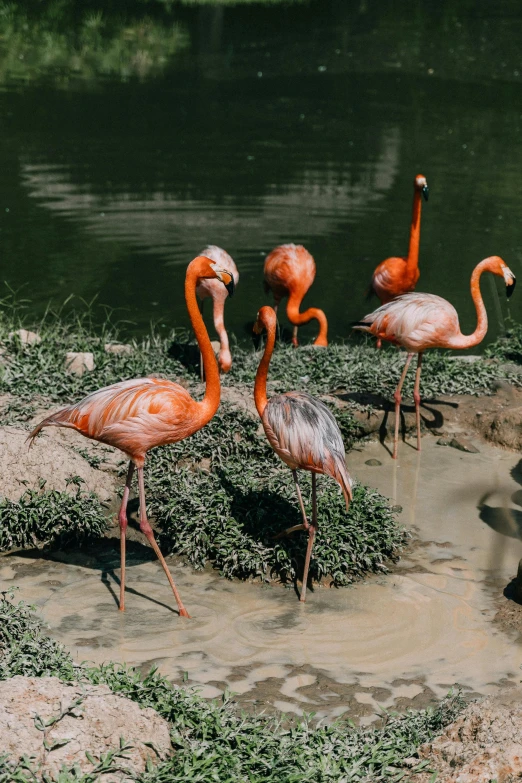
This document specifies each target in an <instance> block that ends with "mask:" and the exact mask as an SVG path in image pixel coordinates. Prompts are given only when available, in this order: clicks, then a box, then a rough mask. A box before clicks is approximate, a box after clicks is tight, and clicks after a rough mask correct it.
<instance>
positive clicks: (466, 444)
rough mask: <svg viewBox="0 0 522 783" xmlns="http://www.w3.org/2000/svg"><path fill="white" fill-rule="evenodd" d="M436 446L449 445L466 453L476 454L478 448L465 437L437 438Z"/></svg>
mask: <svg viewBox="0 0 522 783" xmlns="http://www.w3.org/2000/svg"><path fill="white" fill-rule="evenodd" d="M437 445H438V446H451V447H452V448H454V449H458V450H459V451H464V452H466V454H478V453H479V449H477V447H476V446H474V445H473V443H471V442H470V441H469V440H466V439H465V438H449V437H445V438H439V439H438V441H437Z"/></svg>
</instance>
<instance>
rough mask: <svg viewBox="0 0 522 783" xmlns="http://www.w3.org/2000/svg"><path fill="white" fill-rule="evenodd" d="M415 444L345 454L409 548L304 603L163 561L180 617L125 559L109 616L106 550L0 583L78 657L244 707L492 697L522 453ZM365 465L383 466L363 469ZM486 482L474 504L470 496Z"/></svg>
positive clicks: (504, 654) (331, 709)
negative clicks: (183, 608)
mask: <svg viewBox="0 0 522 783" xmlns="http://www.w3.org/2000/svg"><path fill="white" fill-rule="evenodd" d="M423 448H424V451H423V453H422V455H420V457H419V455H417V453H416V452H415V451H414V449H412V448H410V447H409V446H408V445H405V444H402V445H401V449H400V459H399V461H398V464H394V463H393V462H392V460H391V459H390V458H389V457H388V456H387V454H386V453H385V452H384V450H383V448H382V446H380V444H376V443H374V444H368V445H367V446H365V447H364V448H363V449H361V451H359V452H352V453H351V454H350V456H349V464H350V468H351V470H352V471H353V473H354V474H355V475H357V476H358V477H359V478H360V479H361V480H362V481H364V482H367V483H368V484H371V485H372V486H376V487H377V488H378V489H379V490H380V491H381V492H383V493H384V494H385V495H387V496H388V497H391V498H393V499H394V501H395V502H396V503H398V504H400V505H402V506H403V512H402V515H401V519H402V522H403V523H404V524H405V525H406V526H408V527H414V528H415V531H416V533H417V535H418V537H419V539H420V545H418V546H415V547H414V548H413V550H412V552H411V553H409V554H408V555H407V556H406V557H404V558H403V560H402V561H401V563H400V564H399V567H398V569H397V571H396V572H394V573H393V574H390V575H387V576H383V577H374V578H372V579H370V580H369V581H368V582H366V583H364V584H358V585H356V586H354V587H352V588H345V589H339V590H336V589H329V588H325V587H323V588H315V590H314V592H313V593H310V595H309V599H308V601H307V603H306V605H304V606H301V605H300V604H299V602H298V601H297V598H296V596H295V593H294V592H293V590H291V589H284V588H282V587H279V586H271V587H267V586H261V585H258V584H243V583H239V582H227V581H225V580H224V579H221V578H220V577H219V576H218V575H217V574H215V573H213V572H211V571H205V572H203V573H195V572H193V571H192V570H191V569H190V568H188V567H186V566H180V565H176V566H175V569H174V573H175V576H176V581H177V583H178V585H179V587H180V591H181V594H182V596H183V599H184V602H185V604H186V605H187V607H188V609H189V611H190V613H191V615H192V618H193V619H191V620H184V619H180V618H179V617H178V616H177V614H176V612H175V611H174V610H173V608H172V607H173V604H174V602H173V599H172V595H171V594H170V592H169V589H168V585H167V583H166V580H165V578H164V575H163V572H162V571H161V568H160V567H159V566H158V564H157V563H156V562H154V561H150V562H142V561H141V560H140V561H139V562H135V563H134V564H133V561H132V558H131V565H130V568H129V570H128V594H127V600H126V612H125V614H119V612H118V611H117V608H116V606H117V604H116V596H117V592H118V583H117V573H118V571H117V570H116V571H114V570H113V569H115V568H116V569H117V564H118V561H117V555H116V554H115V552H114V551H111V552H107V554H106V556H103V557H101V558H99V559H97V560H96V559H94V558H89V557H88V556H86V555H78V554H75V553H74V552H69V553H65V554H63V557H62V556H61V555H60V556H59V558H56V559H53V560H45V559H34V560H33V559H32V558H31V557H28V556H22V557H20V556H11V557H5V558H3V559H2V560H0V579H1V581H2V584H6V583H13V584H16V585H18V586H19V587H20V588H21V594H20V595H21V597H22V598H24V599H25V600H27V601H31V602H35V603H36V604H37V605H38V607H39V610H40V612H41V615H42V616H43V618H44V619H45V620H46V621H47V623H49V625H50V627H51V629H52V633H53V635H54V636H55V637H56V638H57V639H59V640H60V641H62V642H64V643H65V644H66V645H67V646H68V647H69V648H70V649H71V651H72V653H73V655H74V657H75V659H77V660H78V661H82V660H86V659H88V660H91V661H95V662H97V663H100V662H102V661H104V660H111V659H112V660H120V661H126V662H127V663H131V664H134V665H140V666H143V667H144V668H145V669H146V668H148V667H149V666H150V665H151V664H152V663H155V664H157V665H158V666H159V669H160V671H161V672H162V673H164V674H166V675H167V676H168V677H170V678H172V679H173V680H175V681H177V682H181V681H183V679H184V678H185V679H186V681H187V682H188V683H189V684H197V685H199V686H200V687H201V693H202V694H203V695H204V696H209V697H212V696H218V695H220V694H221V693H222V692H223V690H224V689H225V688H226V687H228V688H229V689H230V690H232V691H233V692H235V693H236V694H238V696H237V698H238V700H239V701H240V702H241V703H242V704H243V705H244V706H245V707H252V706H255V707H256V708H258V709H261V708H266V709H281V710H285V711H287V712H294V713H297V714H301V713H302V712H303V711H304V712H307V713H309V712H315V713H316V714H317V716H319V717H321V718H325V719H331V718H334V717H336V716H339V715H341V714H349V715H350V716H351V717H352V718H355V719H360V720H361V721H362V722H370V721H372V720H374V719H375V717H376V715H377V714H378V713H379V710H380V708H381V707H388V708H389V707H404V706H406V705H410V704H411V705H415V706H420V705H423V704H426V703H428V702H429V701H430V700H433V699H434V698H435V697H440V696H442V695H443V694H445V693H446V692H447V690H448V689H449V687H450V686H451V685H453V684H454V683H456V682H458V683H460V684H461V685H462V686H463V687H464V688H465V689H466V690H469V691H471V692H473V693H480V694H486V693H490V692H492V691H494V690H495V689H496V688H497V687H498V686H499V684H501V683H504V684H505V683H506V681H508V682H518V681H519V679H520V665H521V663H522V647H521V646H519V645H518V644H516V642H515V637H513V636H509V635H508V634H505V633H504V632H503V631H501V630H500V629H499V628H498V626H497V625H495V624H493V622H492V620H493V617H494V615H495V612H496V605H495V600H496V597H498V595H499V594H500V589H501V587H502V586H504V585H505V584H507V583H508V582H509V581H510V579H511V578H512V576H513V575H514V573H516V566H517V563H518V560H519V559H520V557H521V556H522V543H521V542H520V541H519V540H518V539H517V538H516V537H514V534H513V537H512V531H511V529H510V528H509V523H507V524H506V523H504V532H506V533H507V534H508V535H504V534H502V533H499V532H496V531H495V530H494V529H492V527H491V525H492V526H494V527H497V528H498V527H499V522H498V520H499V519H500V518H502V519H505V517H501V515H499V513H498V508H499V507H500V506H501V504H502V502H503V500H504V499H507V500H508V502H509V498H510V496H511V495H512V494H513V493H514V492H516V491H517V490H519V487H520V482H519V481H517V476H518V475H519V472H518V470H517V465H518V462H519V460H518V458H517V457H516V455H513V454H511V453H507V452H503V451H500V450H496V449H493V448H490V447H486V446H483V445H482V446H481V447H480V448H481V451H480V453H479V454H464V453H462V452H459V451H456V450H455V449H451V448H447V447H442V446H437V445H436V443H435V440H434V439H432V438H428V437H426V438H424V439H423ZM371 458H377V459H379V460H380V461H381V462H382V464H381V466H377V467H370V466H368V465H366V464H365V462H366V460H368V459H371ZM495 488H496V489H497V490H498V492H497V494H495V495H493V496H491V497H490V498H489V499H488V500H487V504H486V505H483V506H482V507H481V510H479V509H478V508H477V503H478V501H479V498H480V497H481V496H483V494H484V492H485V491H486V490H487V489H495ZM514 497H515V498H518V497H519V495H515V496H514ZM496 509H497V510H496ZM484 520H486V521H484ZM487 522H489V524H487ZM184 673H186V674H184Z"/></svg>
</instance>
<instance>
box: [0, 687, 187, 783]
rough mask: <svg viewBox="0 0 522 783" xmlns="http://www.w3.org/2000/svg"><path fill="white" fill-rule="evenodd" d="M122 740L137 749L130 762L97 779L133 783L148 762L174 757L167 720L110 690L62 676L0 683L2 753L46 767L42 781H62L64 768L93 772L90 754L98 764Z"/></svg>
mask: <svg viewBox="0 0 522 783" xmlns="http://www.w3.org/2000/svg"><path fill="white" fill-rule="evenodd" d="M53 719H54V721H53ZM121 737H123V738H124V739H125V743H126V745H129V746H132V747H130V748H129V749H128V750H127V751H126V752H125V756H126V758H123V759H122V758H119V759H118V765H119V766H121V767H122V768H123V769H122V771H118V772H114V773H108V774H104V775H102V776H100V777H99V778H98V777H97V778H96V780H99V781H100V782H101V781H103V783H113V782H114V783H116V781H128V780H129V775H131V774H132V776H133V777H132V779H133V780H134V779H135V777H136V776H137V775H138V774H139V773H142V772H144V771H145V766H146V762H147V759H150V760H151V761H152V763H157V762H158V761H160V760H162V759H165V758H167V757H168V756H169V755H170V754H171V752H172V748H171V743H170V734H169V725H168V723H167V721H166V720H164V719H163V718H161V717H160V716H159V715H158V713H157V712H155V711H154V710H153V709H151V708H150V707H148V708H146V709H142V708H141V707H139V706H138V705H137V704H135V703H134V702H132V701H130V700H129V699H125V698H123V697H121V696H117V695H116V694H114V693H112V692H111V691H110V690H109V688H108V687H107V686H106V685H89V684H85V683H82V684H65V683H63V682H61V681H60V680H59V679H58V678H57V677H20V676H17V677H13V678H12V679H10V680H6V681H4V682H0V748H2V752H3V753H6V754H7V755H8V757H9V758H10V759H12V760H17V759H19V758H21V757H22V756H32V757H33V762H32V763H33V764H34V765H37V764H41V765H42V766H41V768H40V770H39V776H40V775H42V774H44V773H46V774H47V775H52V776H54V777H57V776H58V773H59V771H60V768H61V767H62V765H65V766H66V767H72V766H73V765H75V764H76V765H78V766H79V767H81V769H82V772H83V773H84V774H85V773H87V772H90V771H91V770H92V769H93V765H92V764H91V763H90V762H89V760H88V759H87V757H86V755H85V751H90V753H91V754H92V756H94V758H95V759H97V758H98V757H99V756H100V755H102V754H106V753H107V752H108V751H109V750H118V749H119V747H120V738H121ZM64 741H65V742H64ZM61 743H63V744H61ZM147 743H148V744H147ZM53 746H54V747H53ZM49 748H52V749H51V750H49ZM123 770H124V771H123Z"/></svg>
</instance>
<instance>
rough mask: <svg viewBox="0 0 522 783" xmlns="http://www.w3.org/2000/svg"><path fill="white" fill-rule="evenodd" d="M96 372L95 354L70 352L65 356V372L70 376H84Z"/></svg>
mask: <svg viewBox="0 0 522 783" xmlns="http://www.w3.org/2000/svg"><path fill="white" fill-rule="evenodd" d="M92 370H94V354H93V353H90V352H89V351H87V352H79V353H78V352H76V351H69V352H68V353H66V354H65V372H67V373H69V375H80V376H81V375H83V374H84V372H92Z"/></svg>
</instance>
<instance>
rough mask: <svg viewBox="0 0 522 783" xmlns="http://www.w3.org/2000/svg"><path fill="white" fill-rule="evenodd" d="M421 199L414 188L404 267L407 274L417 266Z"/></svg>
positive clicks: (419, 193)
mask: <svg viewBox="0 0 522 783" xmlns="http://www.w3.org/2000/svg"><path fill="white" fill-rule="evenodd" d="M421 211H422V197H421V191H420V190H418V189H417V188H415V190H414V193H413V209H412V214H411V226H410V244H409V246H408V257H407V259H406V266H407V268H408V272H410V273H413V272H414V271H415V270H416V269H417V268H418V266H419V244H420V227H421Z"/></svg>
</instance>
